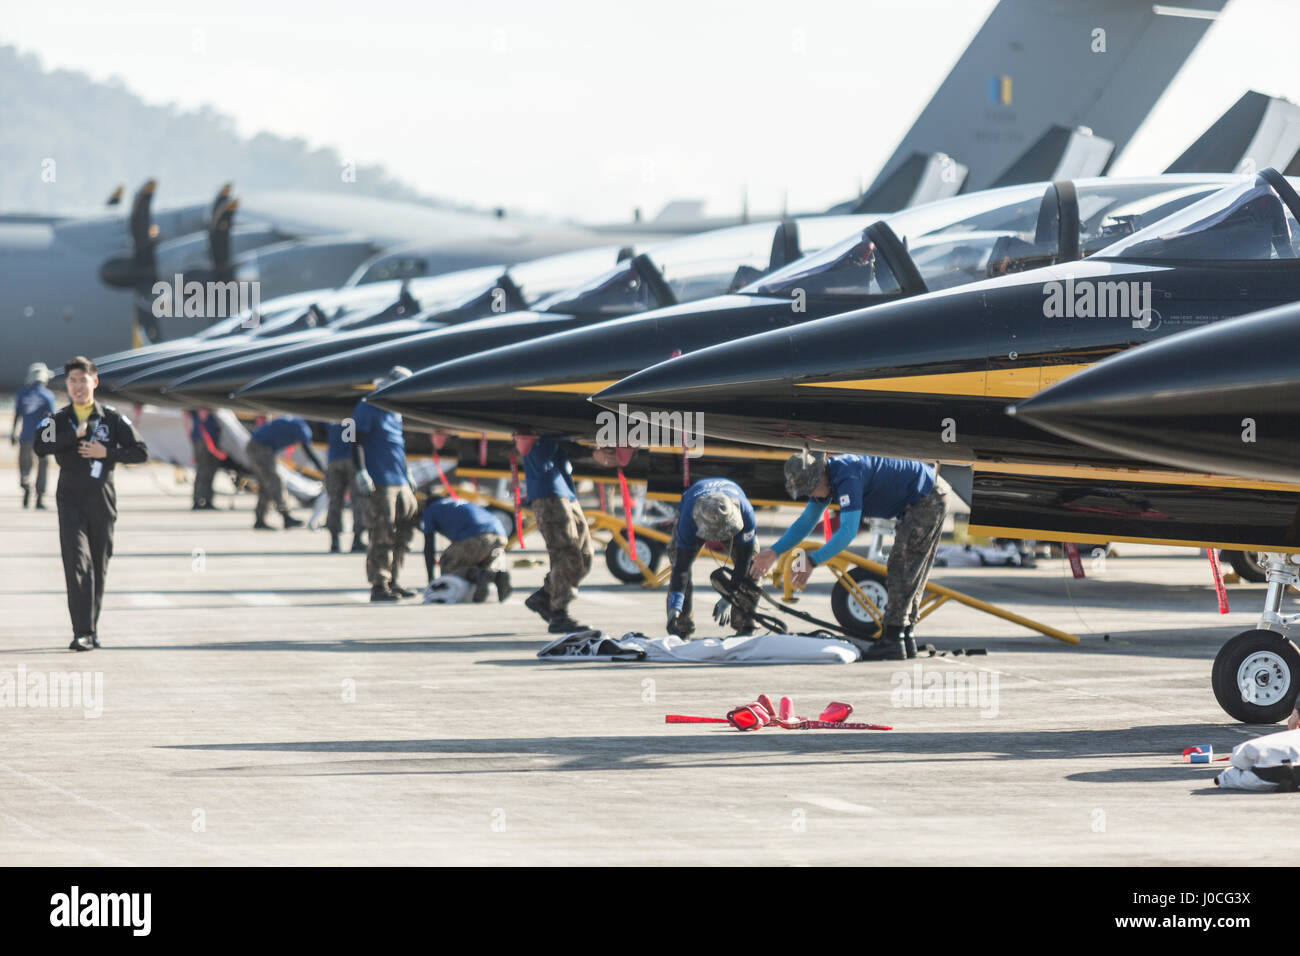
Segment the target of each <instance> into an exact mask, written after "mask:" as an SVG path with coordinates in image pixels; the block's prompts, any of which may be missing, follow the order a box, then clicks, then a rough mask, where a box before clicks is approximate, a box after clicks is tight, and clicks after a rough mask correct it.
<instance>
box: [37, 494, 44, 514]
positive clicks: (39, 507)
mask: <svg viewBox="0 0 1300 956" xmlns="http://www.w3.org/2000/svg"><path fill="white" fill-rule="evenodd" d="M36 510H37V511H44V510H45V498H44V497H43V496H42V495H37V496H36Z"/></svg>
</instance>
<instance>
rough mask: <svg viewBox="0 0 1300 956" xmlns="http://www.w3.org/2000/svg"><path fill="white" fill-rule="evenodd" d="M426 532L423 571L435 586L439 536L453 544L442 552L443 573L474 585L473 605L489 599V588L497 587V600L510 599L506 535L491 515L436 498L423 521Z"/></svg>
mask: <svg viewBox="0 0 1300 956" xmlns="http://www.w3.org/2000/svg"><path fill="white" fill-rule="evenodd" d="M420 530H421V531H423V532H424V570H425V571H426V572H428V575H429V583H430V584H432V583H433V578H434V575H433V569H434V567H435V566H436V565H437V563H438V560H437V559H438V545H437V536H438V535H439V534H441V535H442V536H443V537H444V538H446V539H447V540H448V541H450V542H451V544H449V545H448V546H447V550H446V551H444V552H443V553H442V573H443V574H444V575H447V574H454V575H455V576H456V577H458V578H463V579H464V580H466V581H468V582H469V583H470V584H472V585H474V603H476V604H479V603H482V602H483V601H484V600H485V599H486V598H487V592H488V585H490V584H495V585H496V588H497V600H498V601H504V600H505V599H506V598H507V597H509V596H510V590H511V588H510V572H508V571H506V570H504V569H503V568H501V556H502V555H503V554H505V550H506V536H505V535H504V534H502V533H501V523H500V522H499V521H497V519H496V518H495V517H493V515H492V512H490V511H488V510H487V509H486V508H484V507H482V506H481V505H476V504H474V503H472V502H469V501H463V500H461V499H460V498H434V499H433V500H432V501H430V502H429V504H428V506H427V507H425V509H424V517H423V518H422V519H421V521H420Z"/></svg>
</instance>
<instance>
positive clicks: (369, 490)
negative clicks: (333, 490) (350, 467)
mask: <svg viewBox="0 0 1300 956" xmlns="http://www.w3.org/2000/svg"><path fill="white" fill-rule="evenodd" d="M352 489H353V490H354V491H355V492H356V493H357V494H358V495H360V496H361V497H362V498H369V497H370V496H371V495H373V494H374V493H375V480H374V479H373V478H371V477H370V472H368V471H366V470H365V469H364V468H363V469H361V470H360V471H358V472H357V477H356V478H355V479H354V480H353V482H352Z"/></svg>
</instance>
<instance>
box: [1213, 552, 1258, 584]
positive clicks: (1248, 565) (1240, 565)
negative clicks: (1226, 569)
mask: <svg viewBox="0 0 1300 956" xmlns="http://www.w3.org/2000/svg"><path fill="white" fill-rule="evenodd" d="M1221 556H1222V557H1223V558H1225V559H1226V560H1227V562H1228V564H1230V565H1232V570H1234V571H1236V572H1237V574H1239V575H1240V576H1241V579H1242V580H1243V581H1250V582H1251V583H1252V584H1262V583H1263V582H1264V581H1265V580H1267V577H1268V576H1267V574H1266V573H1265V571H1264V564H1263V562H1261V561H1260V559H1259V557H1260V553H1259V552H1258V551H1224V552H1222V554H1221Z"/></svg>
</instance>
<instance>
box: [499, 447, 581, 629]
mask: <svg viewBox="0 0 1300 956" xmlns="http://www.w3.org/2000/svg"><path fill="white" fill-rule="evenodd" d="M515 448H516V449H517V450H518V451H519V453H520V454H521V455H523V456H524V478H525V481H526V482H527V492H528V496H527V499H526V500H525V501H524V504H526V505H528V506H529V507H531V508H532V509H533V516H534V517H535V518H536V519H537V530H538V531H539V532H541V535H542V540H543V541H545V542H546V550H547V553H548V554H549V556H550V559H551V567H550V570H548V571H547V572H546V580H545V581H543V582H542V586H541V588H540V589H539V590H537V591H534V592H533V593H532V594H530V595H529V596H528V599H527V600H526V601H524V606H525V607H527V608H528V609H529V610H530V611H533V612H535V613H537V614H539V615H540V616H541V617H542V618H544V619H545V620H546V621H547V623H548V624H549V625H550V626H549V628H548V630H549V631H550V632H551V633H552V634H568V633H570V632H571V631H580V630H582V629H583V626H582V625H581V624H579V623H578V622H577V621H575V620H574V619H573V618H572V617H570V616H569V604H570V603H572V601H573V599H574V598H575V597H577V596H578V582H580V581H581V580H582V579H583V578H585V577H586V576H587V575H588V573H590V571H591V557H592V548H591V529H590V528H589V527H588V526H587V516H586V515H585V514H583V512H582V507H581V506H580V505H579V504H578V494H577V488H576V486H575V485H574V484H573V475H572V472H573V466H572V465H570V464H569V458H568V455H566V454H565V453H564V449H562V448H561V447H560V446H559V444H558V443H557V442H556V441H555V440H554V439H553V438H534V437H532V436H531V435H517V436H515Z"/></svg>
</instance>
